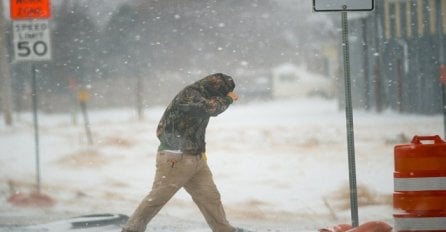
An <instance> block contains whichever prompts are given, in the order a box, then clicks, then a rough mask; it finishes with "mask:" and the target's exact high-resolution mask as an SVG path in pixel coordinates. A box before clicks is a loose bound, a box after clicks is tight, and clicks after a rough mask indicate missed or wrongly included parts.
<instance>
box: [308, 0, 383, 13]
mask: <svg viewBox="0 0 446 232" xmlns="http://www.w3.org/2000/svg"><path fill="white" fill-rule="evenodd" d="M374 5H375V4H374V1H373V0H313V10H314V11H372V10H373V8H374Z"/></svg>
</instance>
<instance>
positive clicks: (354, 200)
mask: <svg viewBox="0 0 446 232" xmlns="http://www.w3.org/2000/svg"><path fill="white" fill-rule="evenodd" d="M343 8H344V11H342V12H341V16H342V47H343V53H344V76H345V78H344V81H345V115H346V121H347V145H348V167H349V182H350V207H351V218H352V226H353V227H358V225H359V222H358V196H357V195H358V194H357V186H356V164H355V142H354V130H353V107H352V94H351V80H350V55H349V44H348V21H347V11H346V10H347V6H344V7H343Z"/></svg>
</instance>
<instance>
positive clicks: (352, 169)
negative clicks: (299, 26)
mask: <svg viewBox="0 0 446 232" xmlns="http://www.w3.org/2000/svg"><path fill="white" fill-rule="evenodd" d="M373 8H374V0H313V10H314V11H316V12H324V11H336V12H341V23H342V48H343V55H344V84H345V116H346V127H347V148H348V168H349V183H350V208H351V209H350V210H351V220H352V226H353V227H358V225H359V219H358V218H359V217H358V194H357V185H356V161H355V141H354V127H353V106H352V94H351V77H350V51H349V50H350V49H349V41H348V21H347V12H348V11H371V10H373Z"/></svg>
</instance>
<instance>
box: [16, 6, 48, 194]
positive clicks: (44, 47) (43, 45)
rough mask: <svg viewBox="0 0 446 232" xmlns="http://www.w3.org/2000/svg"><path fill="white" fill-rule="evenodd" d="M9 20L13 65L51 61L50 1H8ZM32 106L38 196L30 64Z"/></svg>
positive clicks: (35, 117)
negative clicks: (12, 34) (11, 27)
mask: <svg viewBox="0 0 446 232" xmlns="http://www.w3.org/2000/svg"><path fill="white" fill-rule="evenodd" d="M10 3H11V4H10V6H11V12H10V13H11V19H12V20H13V33H14V62H21V61H31V62H36V61H48V60H51V44H50V31H49V23H48V18H50V17H51V7H50V1H49V0H32V1H25V0H11V2H10ZM31 73H32V105H33V121H34V137H35V153H36V188H37V192H38V193H40V153H39V150H40V149H39V120H38V114H37V108H38V98H37V97H38V96H37V77H36V75H37V73H38V71H37V69H36V66H35V64H34V63H32V70H31Z"/></svg>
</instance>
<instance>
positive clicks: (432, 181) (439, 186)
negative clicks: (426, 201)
mask: <svg viewBox="0 0 446 232" xmlns="http://www.w3.org/2000/svg"><path fill="white" fill-rule="evenodd" d="M394 189H395V191H435V190H446V177H417V178H394Z"/></svg>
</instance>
